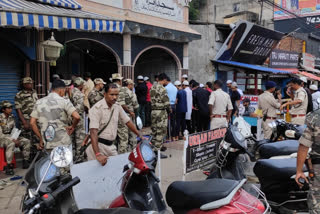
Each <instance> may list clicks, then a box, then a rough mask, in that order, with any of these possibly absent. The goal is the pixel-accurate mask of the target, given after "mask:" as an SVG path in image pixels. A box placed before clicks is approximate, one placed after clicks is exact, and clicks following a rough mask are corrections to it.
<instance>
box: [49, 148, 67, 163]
mask: <svg viewBox="0 0 320 214" xmlns="http://www.w3.org/2000/svg"><path fill="white" fill-rule="evenodd" d="M50 159H51V162H52V163H53V164H54V165H55V166H56V167H66V166H69V165H70V163H71V162H72V151H71V150H70V149H69V148H68V147H66V146H58V147H56V148H54V149H53V150H52V152H51V154H50Z"/></svg>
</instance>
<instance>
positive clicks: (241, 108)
mask: <svg viewBox="0 0 320 214" xmlns="http://www.w3.org/2000/svg"><path fill="white" fill-rule="evenodd" d="M245 98H249V99H250V107H252V108H254V110H255V111H256V110H257V109H258V101H259V96H256V95H245V94H244V95H243V96H242V97H241V102H240V106H239V114H240V115H242V114H243V113H244V111H245V107H244V106H243V104H242V103H243V102H242V101H243V100H244V99H245Z"/></svg>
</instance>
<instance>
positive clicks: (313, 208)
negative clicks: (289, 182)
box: [308, 164, 320, 214]
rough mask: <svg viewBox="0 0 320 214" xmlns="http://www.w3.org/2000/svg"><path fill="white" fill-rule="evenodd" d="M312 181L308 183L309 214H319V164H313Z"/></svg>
mask: <svg viewBox="0 0 320 214" xmlns="http://www.w3.org/2000/svg"><path fill="white" fill-rule="evenodd" d="M313 169H314V179H313V180H311V181H310V183H309V187H310V190H309V192H308V207H309V213H311V214H320V164H314V165H313Z"/></svg>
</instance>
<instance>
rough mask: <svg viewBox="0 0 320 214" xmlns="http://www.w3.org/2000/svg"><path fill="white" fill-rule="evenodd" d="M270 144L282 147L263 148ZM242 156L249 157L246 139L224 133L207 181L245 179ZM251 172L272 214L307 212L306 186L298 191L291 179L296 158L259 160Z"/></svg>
mask: <svg viewBox="0 0 320 214" xmlns="http://www.w3.org/2000/svg"><path fill="white" fill-rule="evenodd" d="M230 129H237V127H235V126H233V127H231V128H230ZM269 145H280V146H283V142H279V143H270V144H267V145H264V146H269ZM278 148H279V147H278ZM260 152H261V151H260ZM269 152H270V153H271V154H269V156H275V155H276V152H278V149H277V147H275V149H274V150H273V152H274V153H272V151H271V150H270V151H269ZM245 154H250V152H249V151H248V148H247V145H246V139H245V138H244V137H243V136H242V135H241V134H240V133H239V135H234V134H232V132H229V133H228V132H227V134H226V136H225V138H224V140H223V141H222V142H221V143H220V145H219V148H218V151H217V161H216V168H215V170H213V171H212V173H211V174H210V175H209V176H208V178H207V179H209V180H210V179H216V178H227V179H234V180H242V179H245V178H246V175H245V167H244V164H243V161H242V158H243V156H244V155H245ZM251 156H252V154H251ZM253 171H254V173H255V175H256V176H257V177H258V179H259V183H260V185H261V187H260V190H261V191H262V192H263V193H264V194H265V196H266V198H267V200H268V203H269V204H270V206H271V208H272V211H274V212H279V213H291V212H293V211H301V212H304V211H308V209H307V203H306V199H307V191H308V187H307V185H305V186H304V187H303V188H302V189H300V188H299V187H298V185H297V184H296V182H295V180H294V178H295V174H296V159H295V158H283V159H260V160H258V161H257V162H256V164H255V166H254V168H253ZM304 172H305V173H306V175H308V173H307V167H304Z"/></svg>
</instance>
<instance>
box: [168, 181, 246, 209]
mask: <svg viewBox="0 0 320 214" xmlns="http://www.w3.org/2000/svg"><path fill="white" fill-rule="evenodd" d="M239 183H240V181H234V180H229V179H218V178H213V179H208V180H203V181H176V182H173V183H172V184H171V185H170V186H169V187H168V190H167V192H166V199H167V203H168V205H169V206H170V207H172V208H187V209H192V208H200V207H201V206H202V205H204V204H207V203H210V202H213V201H217V200H219V199H223V198H225V197H227V196H228V195H229V194H230V193H231V192H232V190H234V189H235V188H236V187H237V186H238V184H239Z"/></svg>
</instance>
